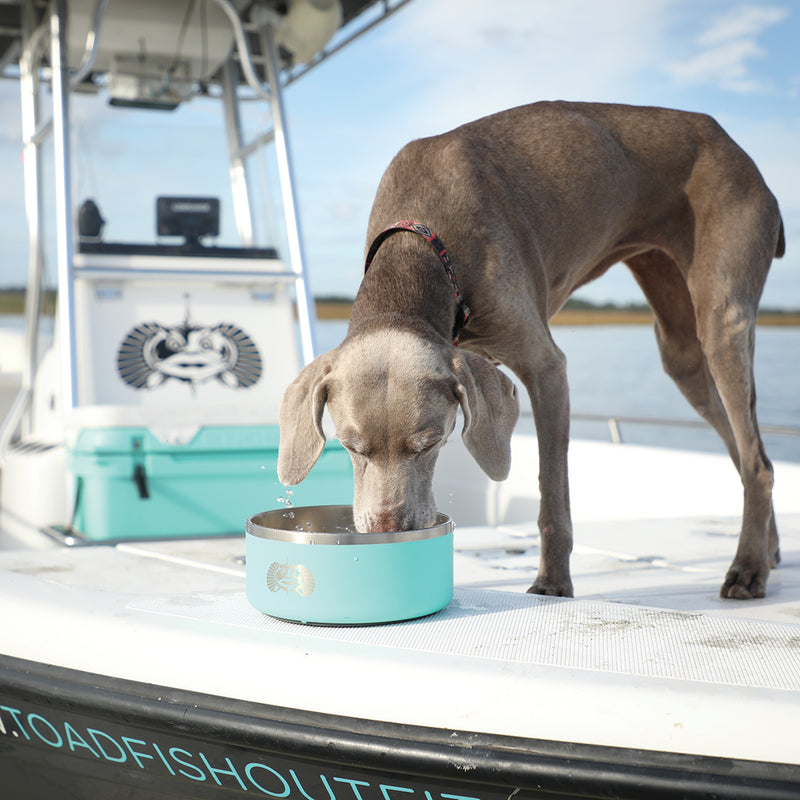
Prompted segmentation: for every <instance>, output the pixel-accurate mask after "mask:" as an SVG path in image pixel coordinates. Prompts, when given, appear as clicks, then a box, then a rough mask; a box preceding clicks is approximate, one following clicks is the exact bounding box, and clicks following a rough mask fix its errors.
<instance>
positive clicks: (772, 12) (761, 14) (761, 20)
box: [697, 5, 789, 47]
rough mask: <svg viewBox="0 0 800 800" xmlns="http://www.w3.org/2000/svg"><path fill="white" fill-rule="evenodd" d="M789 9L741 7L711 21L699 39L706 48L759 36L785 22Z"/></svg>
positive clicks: (698, 41)
mask: <svg viewBox="0 0 800 800" xmlns="http://www.w3.org/2000/svg"><path fill="white" fill-rule="evenodd" d="M788 16H789V9H788V8H782V7H779V6H749V5H748V6H739V7H737V8H732V9H730V11H727V12H726V13H724V14H720V15H719V16H717V17H714V19H713V20H712V21H711V25H710V26H709V27H708V29H707V30H706V31H705V32H704V33H703V34H702V35H701V36H700V37H698V39H697V43H698V44H700V45H702V46H704V47H713V46H714V45H718V44H722V43H724V42H729V41H731V40H734V39H747V38H752V37H755V36H758V35H759V34H760V33H762V32H763V31H765V30H766V29H767V28H770V27H772V26H773V25H777V24H778V23H779V22H783V20H785V19H786V17H788Z"/></svg>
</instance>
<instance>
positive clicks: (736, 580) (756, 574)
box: [719, 563, 769, 600]
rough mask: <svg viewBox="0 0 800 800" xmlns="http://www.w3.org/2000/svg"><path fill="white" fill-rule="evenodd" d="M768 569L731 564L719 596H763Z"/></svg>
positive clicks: (750, 597)
mask: <svg viewBox="0 0 800 800" xmlns="http://www.w3.org/2000/svg"><path fill="white" fill-rule="evenodd" d="M768 574H769V569H761V568H757V569H751V568H747V567H743V566H739V565H737V564H735V563H734V564H733V565H732V566H731V568H730V569H729V570H728V574H727V575H726V576H725V582H724V583H723V584H722V588H721V589H720V591H719V596H720V597H723V598H726V599H728V600H752V599H754V598H757V597H764V595H765V594H766V591H767V576H768Z"/></svg>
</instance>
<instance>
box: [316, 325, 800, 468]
mask: <svg viewBox="0 0 800 800" xmlns="http://www.w3.org/2000/svg"><path fill="white" fill-rule="evenodd" d="M346 330H347V323H346V322H344V321H341V320H330V321H329V320H324V321H320V322H319V323H318V324H317V342H318V350H319V352H321V353H322V352H325V351H326V350H329V349H330V348H332V347H335V346H336V345H337V344H338V343H339V342H340V341H341V340H342V339H343V338H344V335H345V332H346ZM553 336H554V338H555V340H556V343H557V344H558V346H559V347H560V348H561V349H562V350H563V351H564V353H565V354H566V356H567V373H568V376H569V383H570V403H571V409H572V413H573V416H575V415H581V414H599V415H602V416H603V417H615V416H630V417H649V418H658V419H676V420H687V421H692V422H694V421H696V420H698V419H699V417H698V416H697V414H696V413H695V411H694V409H692V408H691V407H690V406H689V404H688V403H687V401H686V400H685V399H684V397H683V395H682V394H681V393H680V392H679V391H678V389H677V387H676V386H675V384H674V383H673V382H672V381H671V380H670V379H669V378H668V377H667V376H666V375H665V374H664V372H663V370H662V368H661V360H660V357H659V354H658V348H657V346H656V342H655V337H654V335H653V330H652V328H651V326H649V325H578V326H566V325H564V326H562V325H557V326H554V328H553ZM755 374H756V391H757V408H756V410H757V414H758V419H759V423H760V424H761V425H762V426H766V425H778V426H790V427H795V428H800V327H778V326H776V327H771V326H761V327H759V328H758V332H757V335H756V363H755ZM525 397H526V396H525V395H523V413H525V412H527V413H529V409H528V408H527V403H526V401H525V399H524V398H525ZM525 425H528V426H530V429H531V430H533V421H532V420H531V419H530V418H527V419H523V420H521V422H520V426H525ZM521 429H524V428H521ZM621 433H622V438H623V441H625V442H630V443H635V444H648V445H656V446H663V447H674V448H683V449H691V450H702V451H706V452H715V453H724V452H725V448H724V446H723V445H722V442H721V441H720V439H719V437H718V436H717V435H716V433H714V432H713V431H712V430H710V429H707V430H706V429H694V428H689V429H684V428H672V427H663V426H655V425H643V426H640V425H634V424H632V423H624V422H623V423H621ZM572 436H573V438H580V439H598V440H604V441H608V440H609V437H610V434H609V428H608V425H607V424H606V423H605V422H588V421H581V420H580V419H576V420H574V421H573V424H572ZM763 438H764V443H765V445H766V448H767V453H768V454H769V456H770V458H772V459H773V460H785V461H797V462H800V437H798V436H779V435H774V434H767V433H765V434H764V437H763Z"/></svg>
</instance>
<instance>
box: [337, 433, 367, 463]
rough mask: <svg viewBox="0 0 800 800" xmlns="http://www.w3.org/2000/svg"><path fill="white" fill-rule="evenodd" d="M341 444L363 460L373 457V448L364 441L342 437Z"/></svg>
mask: <svg viewBox="0 0 800 800" xmlns="http://www.w3.org/2000/svg"><path fill="white" fill-rule="evenodd" d="M339 442H340V443H341V445H342V447H344V449H345V450H347V452H348V453H351V454H352V455H356V456H361V457H362V458H369V457H370V456H371V455H372V448H371V447H370V446H369V445H368V444H367V442H365V441H364V440H363V439H359V438H357V437H352V438H350V437H347V436H340V437H339Z"/></svg>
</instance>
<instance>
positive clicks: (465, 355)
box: [278, 329, 519, 533]
mask: <svg viewBox="0 0 800 800" xmlns="http://www.w3.org/2000/svg"><path fill="white" fill-rule="evenodd" d="M326 404H327V406H328V410H329V412H330V415H331V419H332V421H333V424H334V426H335V427H336V434H337V436H338V438H339V441H340V442H341V443H342V445H344V447H345V448H347V450H348V452H349V453H350V456H351V458H352V460H353V477H354V484H355V487H354V488H355V493H354V498H353V516H354V518H355V524H356V528H357V530H359V531H362V532H369V533H376V532H382V531H394V530H416V529H418V528H425V527H428V526H430V525H432V524H434V522H435V515H436V506H435V502H434V499H433V492H432V488H431V484H432V480H433V470H434V467H435V465H436V458H437V456H438V454H439V450H440V449H441V447H442V445H443V444H444V443H445V441H446V440H447V437H448V436H449V435H450V434H451V433H452V431H453V428H454V427H455V424H456V413H457V411H458V408H459V407H460V408H461V410H462V412H463V415H464V429H463V432H462V436H463V438H464V442H465V444H466V446H467V448H468V450H469V451H470V453H471V454H472V455H473V457H474V458H475V460H476V461H477V462H478V464H479V465H480V467H481V468H482V469H483V470H484V472H485V473H486V474H487V475H488V476H489V477H490V478H492V479H493V480H503V479H504V478H506V476H507V475H508V471H509V468H510V466H511V433H512V431H513V429H514V426H515V425H516V422H517V418H518V416H519V402H518V400H517V391H516V388H515V387H514V384H513V383H512V382H511V381H510V380H509V379H508V378H507V377H506V376H505V375H504V374H503V373H502V372H500V371H499V370H498V369H496V368H495V367H494V366H493V365H492V364H490V363H489V362H488V361H486V360H485V359H483V358H481V357H480V356H478V355H475V354H474V353H470V352H468V351H465V350H460V349H457V348H455V347H451V346H449V345H448V346H446V347H443V346H442V345H441V344H439V343H435V342H432V341H429V340H427V339H425V338H423V337H422V336H419V335H417V334H416V333H413V332H410V331H399V330H391V329H381V330H377V331H374V332H371V333H366V334H361V335H358V336H354V337H352V338H348V339H346V340H345V341H344V342H343V343H342V344H341V345H339V347H337V348H336V349H335V350H331V351H330V352H329V353H326V354H325V355H322V356H319V358H317V359H315V360H314V361H313V362H312V363H311V364H309V365H308V366H307V367H306V368H305V369H304V370H303V371H302V372H301V373H300V375H299V376H298V377H297V379H296V380H295V381H294V382H293V383H292V384H291V385H290V386H289V388H288V389H287V390H286V393H285V395H284V397H283V402H282V403H281V412H280V423H281V441H280V450H279V454H278V478H279V479H280V481H281V482H282V483H284V484H286V485H289V486H293V485H295V484H298V483H300V481H302V480H303V479H304V478H305V477H306V475H308V473H309V471H310V470H311V468H312V467H313V466H314V464H315V463H316V461H317V459H318V458H319V456H320V454H321V453H322V449H323V446H324V444H325V434H324V433H323V430H322V414H323V410H324V407H325V405H326Z"/></svg>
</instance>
